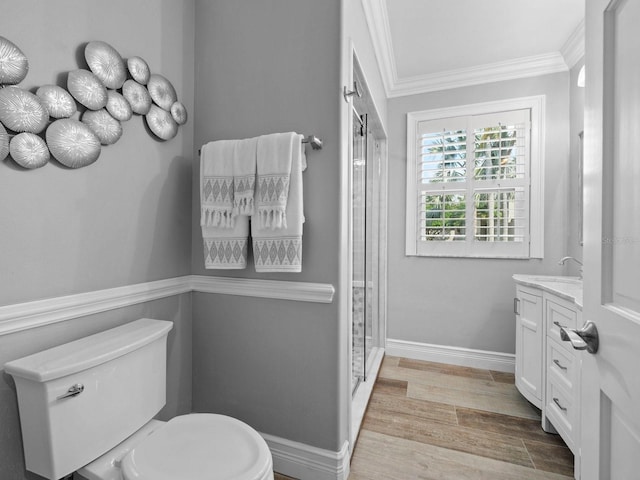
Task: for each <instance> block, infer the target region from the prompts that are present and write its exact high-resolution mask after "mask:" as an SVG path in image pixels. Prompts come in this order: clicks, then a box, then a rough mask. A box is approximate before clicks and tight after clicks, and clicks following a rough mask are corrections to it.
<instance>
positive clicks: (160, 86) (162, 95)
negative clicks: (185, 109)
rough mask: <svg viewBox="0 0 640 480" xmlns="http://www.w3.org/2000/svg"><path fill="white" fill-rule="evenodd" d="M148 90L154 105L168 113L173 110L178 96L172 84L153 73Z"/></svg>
mask: <svg viewBox="0 0 640 480" xmlns="http://www.w3.org/2000/svg"><path fill="white" fill-rule="evenodd" d="M147 89H148V90H149V94H150V95H151V100H153V103H155V104H156V105H158V106H159V107H160V108H162V109H163V110H166V111H167V112H168V111H170V110H171V105H173V104H174V103H175V102H177V101H178V95H176V90H175V88H173V85H171V82H170V81H169V80H167V79H166V78H164V77H163V76H162V75H158V74H157V73H153V74H151V76H150V77H149V82H148V83H147Z"/></svg>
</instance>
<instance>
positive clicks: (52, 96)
mask: <svg viewBox="0 0 640 480" xmlns="http://www.w3.org/2000/svg"><path fill="white" fill-rule="evenodd" d="M36 95H37V96H38V98H39V99H40V101H41V102H42V104H43V105H44V107H45V108H46V109H47V111H48V112H49V116H50V117H53V118H69V117H71V116H72V115H73V114H74V113H76V111H77V110H78V108H77V107H76V101H75V100H74V99H73V97H72V96H71V94H70V93H69V92H67V91H66V90H65V89H64V88H62V87H59V86H57V85H43V86H42V87H40V88H38V90H37V91H36Z"/></svg>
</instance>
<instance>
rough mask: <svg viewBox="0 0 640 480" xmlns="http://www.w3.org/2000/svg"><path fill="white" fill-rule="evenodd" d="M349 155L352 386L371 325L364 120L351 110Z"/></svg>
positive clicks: (361, 376)
mask: <svg viewBox="0 0 640 480" xmlns="http://www.w3.org/2000/svg"><path fill="white" fill-rule="evenodd" d="M352 141H353V150H352V151H353V155H352V165H351V173H352V177H351V178H352V219H353V222H352V225H353V226H352V238H353V252H352V256H353V265H352V279H351V283H352V325H351V326H352V357H351V358H352V383H351V384H352V386H353V392H355V391H356V389H357V388H358V385H359V384H360V382H362V381H364V380H366V359H367V355H366V352H367V336H370V333H369V331H370V329H371V321H370V318H368V317H370V313H369V308H368V303H369V302H368V299H369V295H368V294H367V293H368V288H367V284H368V282H367V263H368V262H367V150H368V149H367V117H366V115H358V113H357V111H356V110H355V109H354V110H353V132H352Z"/></svg>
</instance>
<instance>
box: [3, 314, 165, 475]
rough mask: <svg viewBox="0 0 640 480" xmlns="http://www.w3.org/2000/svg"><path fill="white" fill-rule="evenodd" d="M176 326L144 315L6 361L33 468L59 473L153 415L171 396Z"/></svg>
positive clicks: (41, 472)
mask: <svg viewBox="0 0 640 480" xmlns="http://www.w3.org/2000/svg"><path fill="white" fill-rule="evenodd" d="M172 327H173V323H172V322H168V321H163V320H152V319H149V318H142V319H140V320H136V321H134V322H131V323H127V324H125V325H122V326H119V327H116V328H112V329H110V330H106V331H104V332H101V333H97V334H95V335H91V336H89V337H85V338H81V339H79V340H76V341H74V342H71V343H67V344H64V345H60V346H58V347H54V348H51V349H49V350H45V351H43V352H39V353H36V354H34V355H30V356H28V357H24V358H21V359H18V360H14V361H11V362H8V363H6V364H5V366H4V369H5V371H6V372H7V373H9V374H11V375H12V376H13V378H14V379H15V383H16V390H17V395H18V407H19V410H20V425H21V428H22V443H23V447H24V455H25V465H26V468H27V470H29V471H32V472H34V473H37V474H38V475H42V476H44V477H46V478H49V479H52V480H53V479H56V480H57V479H59V478H61V477H63V476H65V475H68V474H69V473H71V472H73V471H75V470H77V469H78V468H80V467H82V466H84V465H86V464H87V463H89V462H91V461H92V460H94V459H95V458H97V457H99V456H100V455H102V454H103V453H105V452H106V451H108V450H109V449H111V448H112V447H114V446H115V445H117V444H118V443H120V442H121V441H123V440H124V439H125V438H127V437H128V436H130V435H131V434H133V433H134V432H135V431H136V430H138V429H139V428H140V427H142V426H143V425H144V424H145V423H147V422H148V421H149V420H150V419H152V418H153V417H154V416H155V415H156V414H157V413H158V412H159V411H160V409H161V408H162V407H163V406H164V404H165V401H166V352H167V348H166V345H167V335H168V333H169V330H171V328H172ZM77 391H81V392H80V393H77V394H74V392H77Z"/></svg>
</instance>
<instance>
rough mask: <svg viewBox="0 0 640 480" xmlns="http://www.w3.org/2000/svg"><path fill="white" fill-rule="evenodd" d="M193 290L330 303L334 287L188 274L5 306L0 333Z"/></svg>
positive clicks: (3, 333)
mask: <svg viewBox="0 0 640 480" xmlns="http://www.w3.org/2000/svg"><path fill="white" fill-rule="evenodd" d="M192 291H196V292H202V293H220V294H225V295H243V296H251V297H259V298H274V299H279V300H294V301H299V302H317V303H331V302H333V295H334V292H335V289H334V288H333V285H331V284H324V283H306V282H285V281H276V280H256V279H250V278H228V277H208V276H198V275H188V276H184V277H175V278H168V279H165V280H157V281H154V282H146V283H138V284H135V285H126V286H123V287H115V288H107V289H104V290H95V291H93V292H86V293H78V294H74V295H66V296H62V297H54V298H48V299H44V300H35V301H32V302H25V303H16V304H13V305H6V306H2V307H0V336H2V335H7V334H9V333H14V332H19V331H21V330H27V329H30V328H35V327H41V326H43V325H49V324H52V323H57V322H62V321H65V320H71V319H73V318H78V317H84V316H87V315H94V314H96V313H101V312H106V311H109V310H115V309H117V308H123V307H128V306H130V305H135V304H139V303H145V302H150V301H152V300H157V299H160V298H165V297H171V296H174V295H180V294H182V293H190V292H192Z"/></svg>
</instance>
